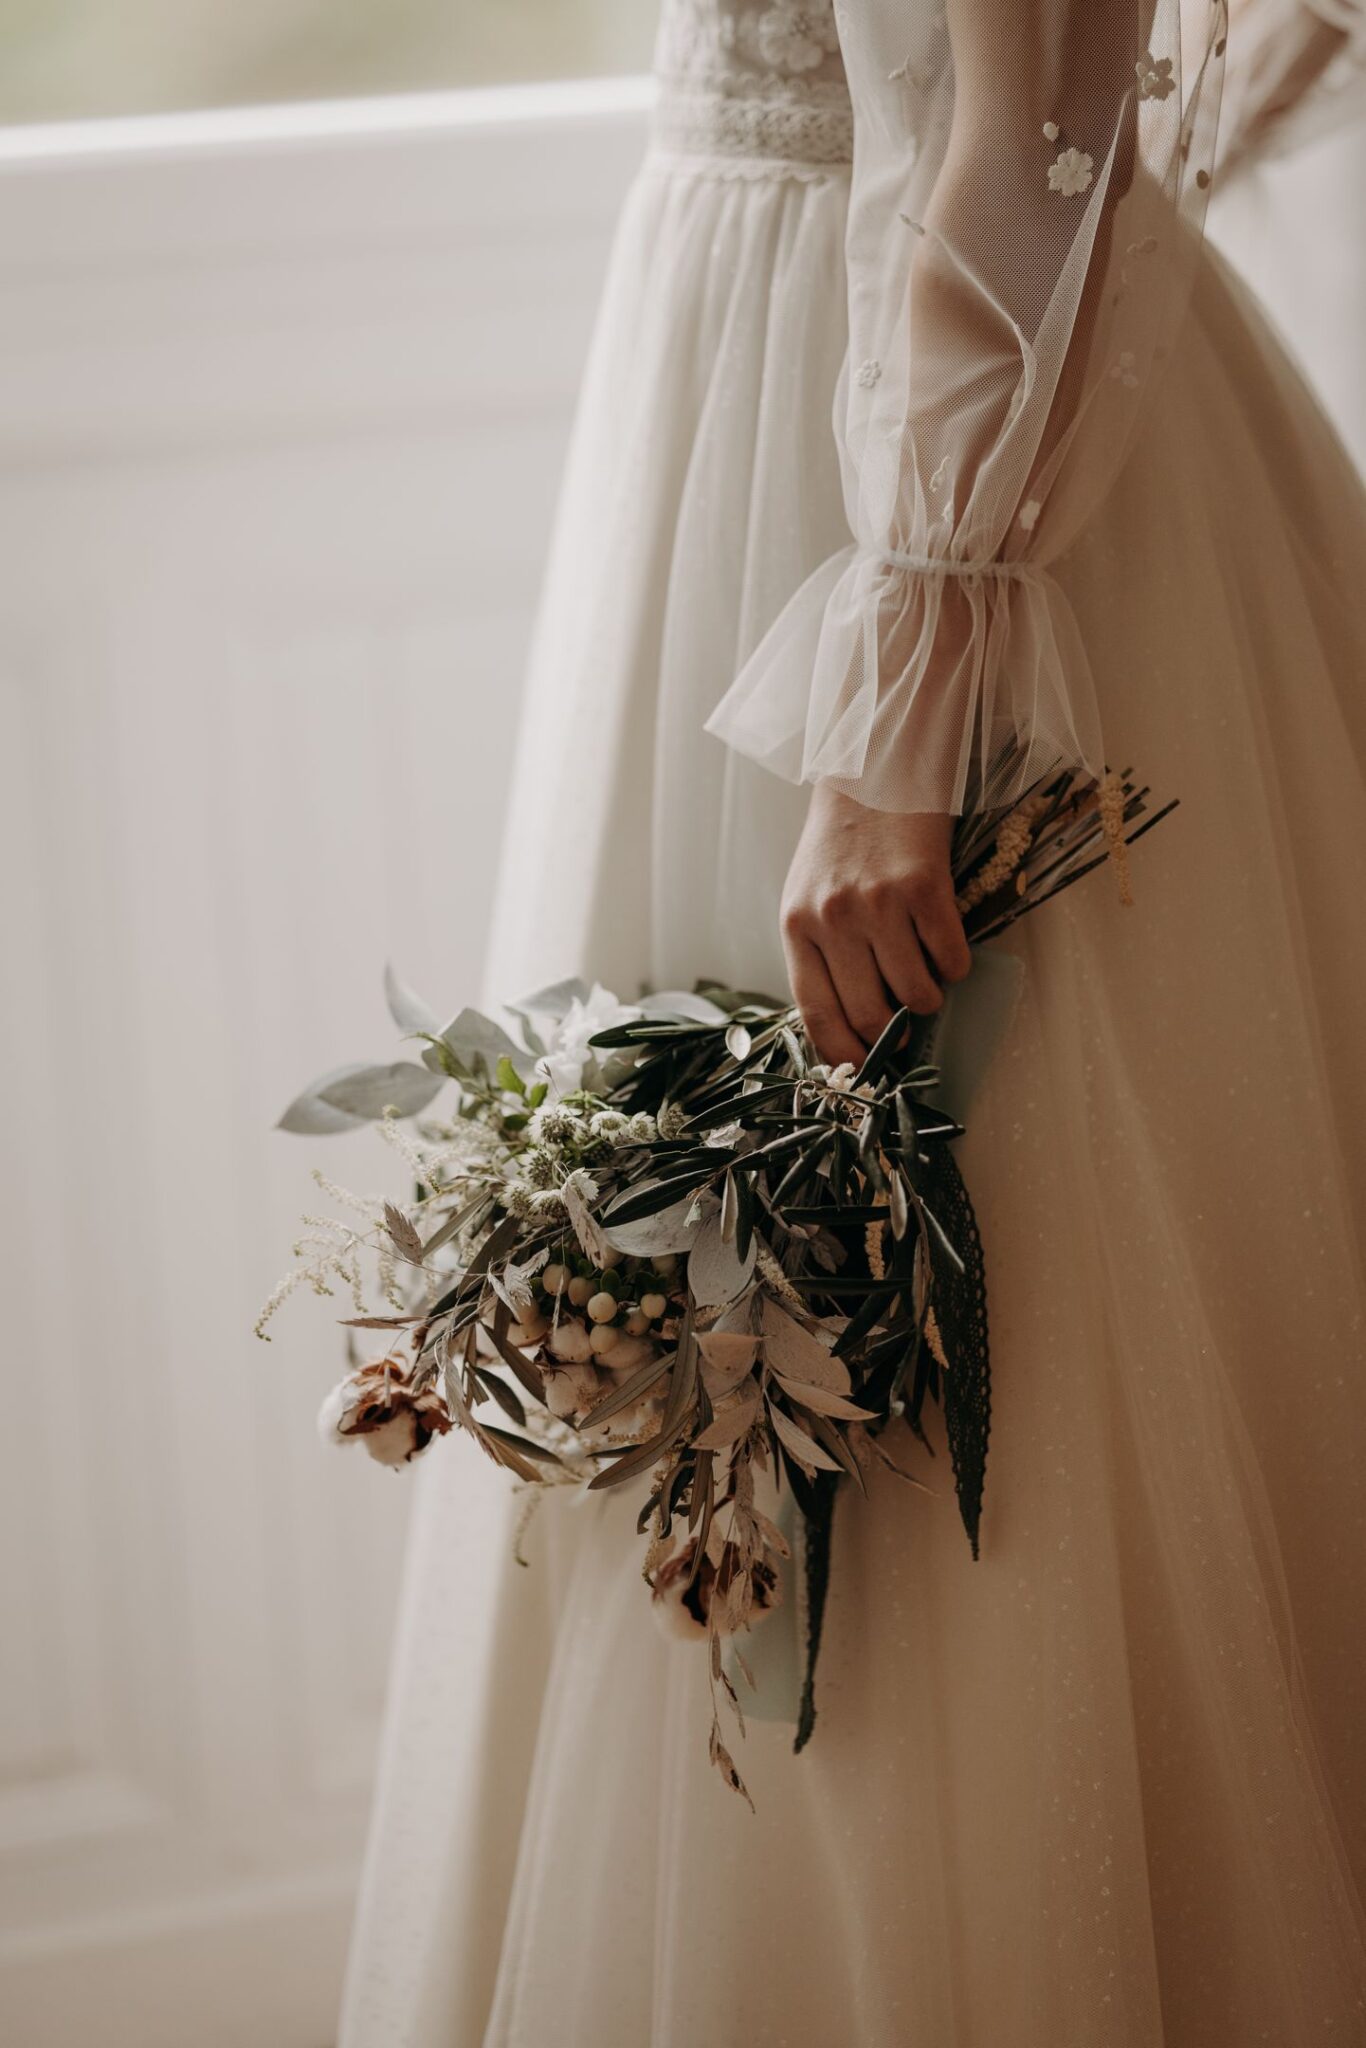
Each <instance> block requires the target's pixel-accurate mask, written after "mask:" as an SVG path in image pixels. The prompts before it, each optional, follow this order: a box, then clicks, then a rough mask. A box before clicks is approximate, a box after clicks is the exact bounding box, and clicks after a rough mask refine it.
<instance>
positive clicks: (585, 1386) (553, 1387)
mask: <svg viewBox="0 0 1366 2048" xmlns="http://www.w3.org/2000/svg"><path fill="white" fill-rule="evenodd" d="M601 1388H602V1382H601V1380H600V1379H599V1378H598V1376H597V1374H596V1373H595V1372H594V1371H593V1369H592V1367H591V1366H569V1367H567V1368H566V1369H565V1370H564V1371H562V1372H548V1373H547V1374H546V1376H545V1405H546V1407H547V1408H548V1409H549V1410H550V1412H551V1414H552V1415H554V1416H556V1417H558V1419H559V1420H560V1421H561V1422H572V1421H573V1420H574V1417H575V1416H576V1415H582V1414H583V1412H584V1410H585V1409H586V1408H591V1407H592V1405H593V1403H594V1401H596V1400H597V1398H598V1394H599V1393H600V1391H601Z"/></svg>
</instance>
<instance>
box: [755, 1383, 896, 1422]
mask: <svg viewBox="0 0 1366 2048" xmlns="http://www.w3.org/2000/svg"><path fill="white" fill-rule="evenodd" d="M773 1377H774V1378H775V1379H776V1380H777V1382H778V1385H779V1386H780V1387H781V1388H782V1390H783V1392H784V1393H785V1394H788V1395H790V1396H791V1398H792V1399H793V1400H794V1401H796V1402H799V1403H800V1405H801V1406H802V1407H803V1408H809V1409H810V1410H811V1412H812V1414H813V1415H836V1416H838V1417H839V1418H840V1420H841V1421H844V1422H871V1421H872V1419H873V1412H874V1411H873V1410H872V1409H871V1408H859V1407H857V1406H856V1405H855V1403H854V1402H853V1401H850V1400H848V1399H847V1398H846V1397H845V1395H843V1394H832V1393H831V1391H830V1389H829V1388H828V1387H817V1386H813V1385H812V1384H811V1382H810V1381H809V1380H808V1381H802V1380H790V1379H788V1378H787V1377H786V1376H785V1375H784V1374H783V1373H780V1372H775V1373H774V1375H773Z"/></svg>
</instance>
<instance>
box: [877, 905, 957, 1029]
mask: <svg viewBox="0 0 1366 2048" xmlns="http://www.w3.org/2000/svg"><path fill="white" fill-rule="evenodd" d="M873 951H874V954H875V956H876V958H877V964H878V970H879V972H880V973H881V975H882V979H883V980H884V981H885V982H886V984H887V986H888V988H889V989H890V990H891V992H892V994H893V995H894V996H895V997H896V1000H897V1002H898V1003H904V1004H905V1006H906V1008H907V1009H908V1010H911V1011H913V1012H914V1013H915V1015H916V1016H918V1017H928V1016H931V1015H932V1014H933V1013H934V1011H936V1010H937V1009H939V1007H940V1006H941V1004H942V1003H943V1000H944V997H943V992H942V991H941V989H940V987H939V984H938V982H937V981H936V980H935V978H934V975H933V974H932V973H931V971H930V968H929V964H928V962H927V961H926V959H925V955H924V953H923V951H922V950H921V946H920V941H919V939H918V938H917V936H916V929H915V926H914V924H913V923H912V922H911V917H910V913H909V911H907V910H896V911H892V912H889V913H888V915H887V916H886V917H885V918H884V919H883V920H882V922H881V924H880V926H879V929H878V930H877V932H876V934H875V936H874V939H873Z"/></svg>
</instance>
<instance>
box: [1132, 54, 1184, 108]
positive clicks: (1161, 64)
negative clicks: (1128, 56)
mask: <svg viewBox="0 0 1366 2048" xmlns="http://www.w3.org/2000/svg"><path fill="white" fill-rule="evenodd" d="M1134 70H1135V71H1136V72H1137V74H1138V96H1139V98H1140V99H1141V100H1165V99H1166V98H1167V97H1168V95H1169V94H1170V93H1174V92H1175V91H1176V80H1175V79H1174V78H1173V77H1172V60H1171V58H1170V57H1157V58H1154V57H1152V56H1150V55H1149V54H1148V52H1147V51H1146V50H1145V51H1144V53H1143V55H1142V56H1141V57H1140V58H1139V60H1138V62H1137V64H1135V66H1134Z"/></svg>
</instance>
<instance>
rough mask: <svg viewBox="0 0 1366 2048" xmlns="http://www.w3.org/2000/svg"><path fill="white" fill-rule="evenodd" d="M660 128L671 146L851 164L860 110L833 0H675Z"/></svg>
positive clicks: (763, 169) (759, 163) (663, 33)
mask: <svg viewBox="0 0 1366 2048" xmlns="http://www.w3.org/2000/svg"><path fill="white" fill-rule="evenodd" d="M655 69H656V72H657V74H658V77H659V82H660V97H659V104H658V108H657V111H656V116H655V124H654V134H655V144H656V147H657V148H660V149H662V150H664V151H667V152H668V153H670V154H677V155H682V156H691V157H703V158H709V159H711V158H715V159H720V160H722V161H723V162H725V161H734V162H741V161H743V162H745V164H746V165H747V166H749V167H752V170H751V172H750V174H752V175H765V174H766V173H767V172H769V171H770V170H771V169H773V168H776V167H777V166H780V165H787V166H792V167H794V168H795V169H796V170H797V174H798V175H800V167H812V166H816V167H820V168H822V169H831V168H836V167H838V168H847V166H848V165H849V164H850V163H851V161H852V159H853V153H854V117H853V109H852V107H851V105H850V100H849V88H848V85H847V83H846V81H845V76H844V66H843V64H842V62H841V59H840V53H839V35H838V32H837V30H836V28H835V18H834V14H833V11H832V9H831V7H830V4H829V0H812V4H809V5H800V4H797V0H669V4H667V5H666V7H665V9H664V14H663V18H662V21H661V24H660V33H659V44H658V49H657V51H656V59H655Z"/></svg>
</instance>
